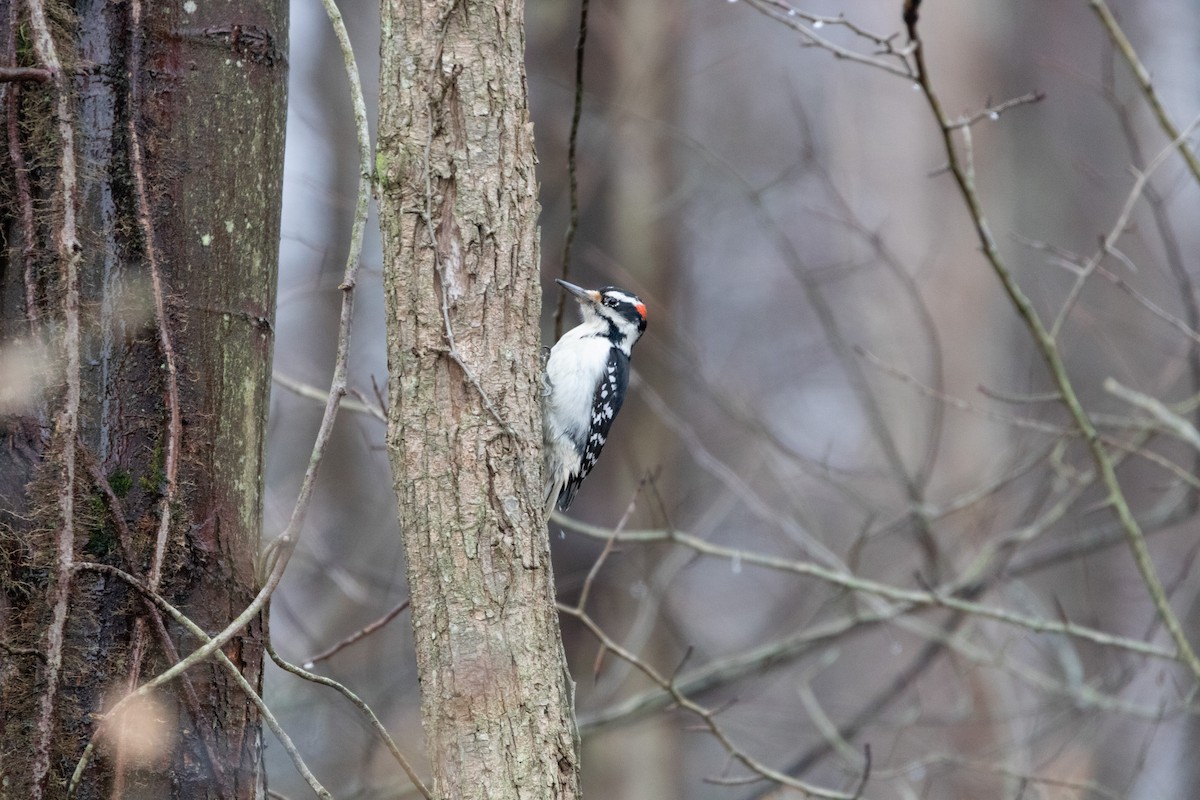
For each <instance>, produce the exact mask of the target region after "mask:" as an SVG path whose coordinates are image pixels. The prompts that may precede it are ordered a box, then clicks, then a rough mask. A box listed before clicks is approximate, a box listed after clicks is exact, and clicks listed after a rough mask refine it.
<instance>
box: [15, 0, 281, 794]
mask: <svg viewBox="0 0 1200 800" xmlns="http://www.w3.org/2000/svg"><path fill="white" fill-rule="evenodd" d="M286 7H287V4H286V2H284V0H261V1H259V2H255V1H254V0H244V1H243V2H230V3H223V4H214V3H197V4H191V3H187V4H185V3H177V4H176V3H170V4H164V3H156V2H150V0H126V2H123V3H111V2H107V0H80V1H79V2H76V3H74V4H72V5H71V6H70V8H68V6H67V4H65V3H62V2H59V1H58V0H40V1H38V2H26V3H18V4H16V5H15V6H10V4H9V3H0V17H4V19H3V20H0V30H3V32H4V34H5V35H4V37H3V39H2V41H3V42H6V43H7V44H6V45H4V46H6V47H7V51H6V52H7V57H6V59H5V60H6V61H7V62H8V63H15V64H18V65H20V66H28V67H45V66H47V64H46V63H45V58H46V52H47V51H46V47H45V44H46V43H45V42H41V43H39V44H37V45H36V46H31V45H30V44H29V42H30V40H31V39H34V40H36V32H37V28H38V26H39V17H40V21H42V22H44V23H45V25H46V29H47V31H48V33H49V39H50V41H51V43H52V45H53V52H54V54H55V55H56V57H57V59H58V61H59V62H60V69H59V70H58V71H57V72H56V73H55V75H54V78H53V80H50V81H46V82H44V83H36V84H32V83H31V84H22V85H21V86H20V87H19V88H16V85H15V84H10V85H9V88H8V89H7V95H6V97H5V103H4V104H3V106H2V107H0V113H2V114H3V115H4V120H5V126H4V127H5V130H6V136H5V137H4V145H3V147H0V152H2V153H3V158H2V160H0V181H3V185H2V186H0V196H3V198H5V199H4V202H3V203H2V204H0V225H2V227H3V238H4V242H5V248H4V251H3V259H2V261H0V335H2V337H3V340H4V341H6V342H12V341H13V339H14V338H15V337H18V336H22V335H25V336H28V335H29V334H30V332H31V331H32V334H33V338H34V339H38V340H44V341H45V342H46V343H47V344H48V345H49V347H48V352H49V353H51V357H50V358H48V359H47V361H46V366H47V367H48V369H47V370H46V372H47V375H48V380H47V384H46V387H45V389H44V391H42V392H40V393H36V394H33V395H32V396H30V397H29V398H28V400H29V402H28V404H27V405H26V406H24V407H23V408H21V409H19V413H14V414H11V415H10V416H8V417H4V418H3V419H2V422H0V425H2V433H3V437H4V439H3V445H4V446H3V447H0V643H3V645H5V648H4V651H0V742H3V743H4V744H3V745H0V772H2V776H3V782H2V783H0V797H13V798H29V797H43V796H44V797H62V796H64V794H65V792H66V784H67V781H68V780H69V778H70V776H71V773H72V770H74V768H75V765H76V763H77V762H78V760H79V757H80V754H81V752H82V751H83V749H84V746H85V745H86V744H87V743H88V741H89V739H90V738H91V737H92V736H93V734H95V733H96V731H97V729H98V726H99V724H100V721H101V719H102V717H101V713H102V712H103V711H104V710H105V708H106V707H107V706H109V705H111V704H112V702H113V701H114V700H115V699H116V698H118V697H120V696H121V695H122V694H123V693H124V692H126V691H127V690H128V689H129V688H130V687H131V686H135V685H137V684H139V683H141V682H144V681H145V680H147V679H149V678H150V677H153V676H154V675H155V674H157V673H158V672H161V671H162V670H163V669H164V668H166V667H167V666H169V665H170V664H171V663H173V661H174V660H175V658H177V657H178V654H186V653H188V652H190V651H191V650H192V649H194V648H195V647H196V646H197V642H196V641H195V640H193V639H191V638H190V637H189V636H187V635H186V634H184V633H182V632H181V631H180V630H179V629H178V628H177V626H175V625H172V624H170V623H169V622H168V623H167V624H166V626H165V628H162V627H160V626H159V625H158V624H156V623H155V622H153V617H152V616H151V615H150V613H149V612H148V610H147V605H146V604H145V603H144V602H143V599H142V597H141V596H140V595H139V594H138V593H137V592H136V591H134V590H133V589H131V587H130V586H129V585H127V584H125V583H124V582H122V581H121V580H120V579H119V578H116V577H113V576H112V575H111V574H101V573H97V572H95V571H91V570H88V569H86V568H80V565H81V564H86V563H87V562H98V563H103V564H107V565H111V566H116V567H119V568H121V569H123V570H125V571H127V572H129V573H132V574H134V575H135V576H137V577H139V578H141V579H142V580H143V581H144V582H145V583H148V584H152V585H156V586H157V588H158V591H159V592H160V593H161V594H162V595H163V596H164V597H165V598H166V599H167V600H169V601H170V602H172V603H173V604H175V605H176V606H177V607H180V608H181V609H183V610H184V611H185V612H186V613H187V614H189V615H190V616H191V617H192V619H193V620H194V621H195V622H196V623H197V624H199V625H200V626H201V627H203V628H205V629H207V630H210V631H212V630H218V629H220V628H221V627H223V626H224V625H225V624H226V623H227V622H228V621H229V620H230V619H231V618H232V617H233V616H234V615H235V614H236V613H237V611H238V610H240V609H241V608H243V607H244V606H245V605H246V604H247V603H248V602H249V600H250V598H251V597H252V596H253V594H254V591H255V576H254V563H255V558H256V555H257V552H258V537H259V528H260V519H261V493H262V469H261V467H262V457H263V437H264V432H265V415H266V409H267V399H268V394H269V389H270V383H269V380H270V362H271V352H272V348H273V332H272V323H271V320H272V319H273V316H274V310H273V309H274V295H275V275H276V262H277V254H278V235H279V227H278V219H279V202H280V193H279V189H280V183H281V178H282V160H283V159H282V153H283V132H284V122H285V119H284V111H285V98H286V53H287V43H286V19H287V18H286ZM10 10H11V14H10ZM31 31H32V32H33V33H32V34H31ZM10 32H11V33H12V34H13V35H11V36H10V35H9V34H10ZM72 162H73V163H72ZM72 230H73V231H74V236H73V240H70V239H71V237H70V236H68V232H69V231H72ZM7 410H9V411H12V410H13V409H12V408H11V407H10V408H9V409H7ZM164 631H165V633H166V635H165V636H164V635H161V634H162V633H163V632H164ZM260 635H261V634H260V630H259V627H258V626H257V625H256V626H253V628H252V629H250V630H247V631H245V632H244V635H243V636H241V637H240V638H238V639H235V640H234V641H233V642H232V643H231V644H230V645H229V646H228V647H226V648H225V652H226V654H227V655H229V656H230V658H231V659H232V660H233V661H234V663H235V664H237V665H238V666H239V667H240V668H241V669H242V671H243V673H244V674H245V675H246V677H247V678H248V679H249V680H250V682H251V683H252V684H255V685H257V684H259V682H260V680H261V668H262V648H261V641H260ZM142 710H143V711H144V712H145V713H143V714H141V715H140V716H139V715H137V714H134V715H131V716H130V717H129V718H128V719H127V720H125V722H124V723H122V722H112V723H111V724H108V725H106V726H105V728H104V732H103V733H102V735H101V736H100V738H99V740H98V741H99V746H98V748H97V751H96V755H95V757H93V758H92V760H91V762H90V766H89V767H88V770H87V772H86V773H85V774H84V776H83V780H82V783H81V784H80V788H79V791H78V793H77V795H76V796H77V797H80V798H92V797H104V798H110V797H129V798H137V797H154V798H250V797H255V796H257V795H258V794H259V793H260V792H261V790H262V783H263V779H262V775H261V769H260V762H261V741H260V734H259V724H258V715H257V712H256V710H255V708H254V706H253V705H252V704H251V703H250V702H249V701H248V700H247V698H246V697H245V696H244V694H243V693H241V692H240V691H239V689H238V688H237V686H236V684H235V683H234V681H233V679H232V677H231V676H230V675H229V674H227V673H226V672H224V671H223V670H221V669H220V668H219V667H217V666H215V665H212V664H206V665H203V666H201V667H198V668H196V669H193V670H191V671H190V672H189V673H188V675H187V680H186V681H176V682H175V683H173V684H172V685H170V686H168V687H166V688H165V689H164V690H162V691H160V692H158V693H156V694H155V695H154V696H153V704H152V705H150V706H143V707H142ZM121 730H123V731H125V733H126V734H130V735H128V736H126V735H118V731H121ZM137 733H144V734H146V735H148V736H149V737H150V738H151V739H152V740H153V741H155V742H157V743H158V744H159V745H161V746H160V747H158V748H151V749H150V750H149V751H147V752H146V753H143V754H142V755H139V751H138V749H137V748H136V747H135V745H136V744H137V742H136V741H135V739H134V738H131V736H132V735H133V734H137Z"/></svg>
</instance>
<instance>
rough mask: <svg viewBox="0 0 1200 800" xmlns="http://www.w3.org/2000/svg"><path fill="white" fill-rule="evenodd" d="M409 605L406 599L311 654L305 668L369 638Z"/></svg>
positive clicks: (305, 662) (311, 666) (313, 665)
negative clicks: (333, 643) (335, 642)
mask: <svg viewBox="0 0 1200 800" xmlns="http://www.w3.org/2000/svg"><path fill="white" fill-rule="evenodd" d="M408 605H409V601H408V600H405V601H404V602H402V603H400V604H399V605H397V606H396V607H395V608H393V609H392V610H391V611H389V612H387V613H386V614H384V615H383V616H382V617H380V618H379V619H377V620H375V621H374V622H372V623H370V624H368V625H364V626H363V627H362V628H360V629H359V630H357V631H355V632H354V633H352V634H350V635H349V636H347V637H346V638H345V639H342V640H341V641H340V642H338V643H337V644H335V645H333V646H332V647H330V648H328V649H325V650H322V651H321V652H319V653H317V654H316V655H315V656H309V657H308V658H307V659H306V660H305V661H304V668H305V669H312V668H313V667H315V666H316V665H317V664H320V663H321V662H322V661H325V660H326V659H329V658H333V657H334V656H335V655H337V654H338V653H340V652H341V651H342V650H345V649H346V648H347V647H349V646H350V645H352V644H354V643H355V642H358V641H361V640H362V639H365V638H367V637H368V636H370V635H371V634H372V633H374V632H375V631H377V630H379V629H380V628H382V627H383V626H385V625H387V624H388V623H389V622H391V621H392V620H394V619H395V618H396V617H398V616H400V614H402V613H403V612H404V609H406V608H408Z"/></svg>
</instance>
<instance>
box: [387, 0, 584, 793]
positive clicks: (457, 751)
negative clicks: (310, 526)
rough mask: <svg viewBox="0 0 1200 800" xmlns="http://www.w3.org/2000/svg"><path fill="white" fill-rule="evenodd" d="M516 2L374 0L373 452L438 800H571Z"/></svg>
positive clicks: (533, 191) (532, 187)
mask: <svg viewBox="0 0 1200 800" xmlns="http://www.w3.org/2000/svg"><path fill="white" fill-rule="evenodd" d="M522 26H523V8H522V3H521V2H520V0H501V2H496V3H480V2H473V1H470V0H468V1H467V2H462V1H461V0H438V1H437V2H428V1H425V2H421V1H419V0H386V1H385V2H384V3H383V54H382V57H383V65H382V72H381V80H380V84H381V97H380V105H381V115H380V127H379V154H378V156H377V166H378V169H379V175H380V178H381V181H382V190H381V200H380V212H381V213H380V216H381V221H382V225H383V244H384V254H385V256H384V283H385V287H386V289H385V291H386V293H387V301H388V309H389V319H390V325H391V327H390V329H389V331H388V359H389V368H390V372H391V381H392V382H391V388H390V399H391V403H390V420H389V429H388V448H389V453H390V457H391V461H392V468H393V472H394V476H395V482H396V491H397V495H398V500H399V508H400V522H401V526H402V530H403V537H404V544H405V552H406V555H407V559H408V578H409V586H410V592H411V598H412V618H413V632H414V638H415V641H416V652H417V667H418V671H419V674H420V680H421V690H422V717H423V720H424V725H425V731H426V739H427V745H428V748H429V753H430V759H431V762H432V764H433V778H434V792H435V794H436V796H438V797H441V798H454V799H455V800H472V798H493V799H494V800H499V799H500V798H575V797H578V796H579V790H578V758H577V755H576V743H575V736H574V722H573V718H572V709H571V700H570V688H569V685H568V684H569V678H568V677H567V675H566V670H565V664H564V657H563V651H562V644H561V640H560V637H559V629H558V619H557V613H556V611H555V608H554V594H553V592H554V589H553V578H552V575H551V569H550V556H549V542H548V541H547V538H546V533H545V526H544V520H543V519H542V513H543V512H542V507H541V506H542V504H541V488H542V477H541V473H542V468H541V410H540V378H539V375H540V367H539V364H540V361H539V347H540V341H539V335H538V330H539V327H538V319H539V311H540V291H539V283H538V236H537V214H538V206H537V187H536V180H535V176H534V152H533V137H532V130H531V127H530V122H529V114H528V108H527V105H526V92H525V74H524V63H523V59H524V32H523V27H522Z"/></svg>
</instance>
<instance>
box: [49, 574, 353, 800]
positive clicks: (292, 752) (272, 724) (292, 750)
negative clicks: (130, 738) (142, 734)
mask: <svg viewBox="0 0 1200 800" xmlns="http://www.w3.org/2000/svg"><path fill="white" fill-rule="evenodd" d="M75 569H76V570H77V571H78V570H88V571H91V572H99V573H102V574H105V575H113V576H115V577H117V578H120V579H121V580H123V581H125V582H126V583H127V584H129V585H130V586H132V587H133V588H134V589H137V590H138V591H139V592H141V593H142V595H143V596H144V597H145V598H147V599H148V600H149V601H150V602H152V603H154V605H155V606H157V607H158V608H160V609H162V610H163V611H165V612H166V613H167V614H168V615H169V616H170V617H171V619H173V620H175V622H176V623H178V624H179V625H181V626H183V627H184V628H185V629H186V630H187V631H188V633H190V634H191V635H192V636H194V637H195V638H197V639H199V640H200V641H201V642H208V641H210V640H209V638H208V635H207V634H206V633H205V632H204V629H203V628H201V627H200V626H199V625H197V624H196V623H195V622H193V621H192V620H191V618H190V617H188V616H187V615H186V614H184V613H183V612H182V611H180V610H179V609H177V608H175V607H174V606H173V605H171V604H170V603H168V602H167V601H166V600H165V599H163V597H162V596H161V595H160V594H158V593H157V592H155V591H154V590H152V589H151V588H150V587H149V586H148V585H146V584H144V583H142V582H141V581H139V580H138V579H137V578H135V577H133V576H132V575H130V574H129V573H127V572H125V571H124V570H121V569H117V568H116V567H113V566H109V565H108V564H95V563H91V562H86V561H81V562H79V563H77V564H75ZM216 657H217V661H218V662H219V663H220V664H221V666H223V667H224V668H225V669H226V671H228V672H229V674H230V675H231V676H232V677H233V679H234V681H235V682H236V683H237V684H238V687H239V688H240V689H241V690H242V692H243V693H244V694H245V695H246V697H247V698H249V700H250V702H252V703H253V704H254V706H255V707H256V708H257V709H258V713H259V715H260V716H262V718H263V720H264V721H265V722H266V723H267V727H268V728H270V729H271V732H272V733H274V734H275V737H276V738H277V739H279V743H280V744H281V745H283V749H284V751H285V752H286V753H287V754H288V757H289V758H290V759H291V760H292V764H293V765H295V767H296V771H297V772H299V773H300V776H301V777H302V778H304V780H305V782H306V783H307V784H308V785H309V787H310V788H311V789H312V790H313V792H315V793H316V795H317V796H318V797H320V798H322V800H333V795H331V794H330V793H329V792H328V791H327V790H326V789H325V787H324V786H322V785H321V782H320V781H318V780H317V778H316V776H315V775H313V773H312V771H311V770H310V769H309V768H308V765H307V764H306V763H305V762H304V758H303V757H302V756H301V755H300V751H299V750H298V749H297V748H296V745H295V743H294V742H292V739H291V737H290V736H288V734H287V732H286V731H284V729H283V727H282V726H281V725H280V724H279V720H278V719H276V718H275V714H274V713H273V712H272V711H271V709H270V708H269V707H268V706H267V704H266V703H265V702H264V701H263V699H262V697H261V696H260V695H259V694H258V692H257V691H256V690H255V688H254V687H253V686H252V685H251V684H250V681H248V680H247V679H246V676H245V675H243V674H242V671H241V670H240V669H238V666H237V665H236V664H234V663H233V661H232V660H231V659H230V658H229V656H227V655H225V653H224V652H222V651H220V650H218V651H217V654H216ZM143 688H145V687H143ZM145 694H146V693H145V692H143V691H141V690H139V691H137V692H134V693H132V694H130V695H127V696H126V697H124V698H122V699H121V700H120V701H119V702H118V703H116V704H115V705H114V706H113V707H112V709H110V710H109V712H108V713H107V714H105V717H104V719H105V720H109V719H119V714H118V709H119V708H120V707H121V706H123V705H124V704H125V702H126V701H127V700H128V699H129V698H130V697H133V696H134V695H139V696H144V695H145ZM103 727H104V723H103V722H102V723H101V724H100V726H98V728H97V730H98V731H99V730H102V729H103ZM96 741H97V737H96V736H95V735H93V736H92V739H91V741H90V742H88V745H87V748H86V749H85V750H84V755H85V758H81V759H80V760H79V763H78V764H77V765H76V767H75V773H74V774H73V775H72V776H71V781H70V783H69V784H68V785H67V800H70V799H71V798H72V797H74V796H75V793H76V792H77V791H78V790H79V785H80V782H81V781H82V779H83V769H84V768H85V767H86V765H87V762H88V759H87V758H86V756H89V755H90V751H91V750H93V749H94V748H95V746H96Z"/></svg>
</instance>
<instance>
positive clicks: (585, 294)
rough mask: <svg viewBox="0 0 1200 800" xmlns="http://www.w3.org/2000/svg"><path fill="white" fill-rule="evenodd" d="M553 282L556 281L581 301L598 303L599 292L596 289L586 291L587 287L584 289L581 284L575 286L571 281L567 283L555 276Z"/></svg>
mask: <svg viewBox="0 0 1200 800" xmlns="http://www.w3.org/2000/svg"><path fill="white" fill-rule="evenodd" d="M554 282H555V283H557V284H558V285H559V286H561V287H563V288H564V289H566V290H567V291H568V292H570V293H571V294H573V295H575V297H576V298H577V299H578V300H579V302H581V303H582V302H583V301H585V300H586V301H587V302H589V303H599V302H600V293H599V292H597V291H588V290H587V289H584V288H583V287H582V286H576V285H575V284H573V283H568V282H567V281H564V280H561V279H559V278H555V279H554Z"/></svg>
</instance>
